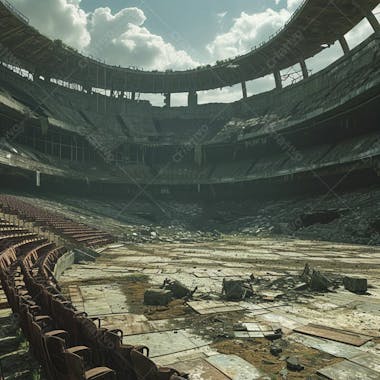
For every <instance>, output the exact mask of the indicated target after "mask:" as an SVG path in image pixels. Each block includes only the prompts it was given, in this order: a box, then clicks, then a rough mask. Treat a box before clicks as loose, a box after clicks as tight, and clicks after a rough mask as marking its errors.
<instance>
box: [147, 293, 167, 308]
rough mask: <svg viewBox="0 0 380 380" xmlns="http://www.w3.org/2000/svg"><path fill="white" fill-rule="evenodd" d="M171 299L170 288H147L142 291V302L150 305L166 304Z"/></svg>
mask: <svg viewBox="0 0 380 380" xmlns="http://www.w3.org/2000/svg"><path fill="white" fill-rule="evenodd" d="M171 299H172V293H171V291H170V290H165V289H148V290H146V291H145V293H144V304H145V305H151V306H167V305H168V303H169V302H170V301H171Z"/></svg>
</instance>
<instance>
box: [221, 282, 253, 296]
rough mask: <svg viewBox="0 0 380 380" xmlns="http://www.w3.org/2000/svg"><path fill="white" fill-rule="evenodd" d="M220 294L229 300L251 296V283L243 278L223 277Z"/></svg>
mask: <svg viewBox="0 0 380 380" xmlns="http://www.w3.org/2000/svg"><path fill="white" fill-rule="evenodd" d="M222 294H225V296H226V298H227V299H228V300H230V301H239V300H242V299H245V298H249V297H252V296H253V290H252V287H251V284H249V283H247V282H246V281H244V280H227V279H225V278H224V279H223V289H222Z"/></svg>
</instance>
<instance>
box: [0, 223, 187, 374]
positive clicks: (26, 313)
mask: <svg viewBox="0 0 380 380" xmlns="http://www.w3.org/2000/svg"><path fill="white" fill-rule="evenodd" d="M0 226H1V227H3V228H6V229H7V230H6V231H4V232H3V233H2V234H1V233H0V243H1V244H2V247H3V249H2V251H1V252H0V278H1V284H2V288H3V290H4V292H5V294H6V296H7V300H8V303H9V305H10V307H11V308H12V311H13V313H14V315H15V316H16V317H17V318H18V321H19V324H20V327H21V329H22V331H23V333H24V335H25V337H26V338H27V339H28V341H29V344H30V349H31V352H32V353H33V354H34V356H35V357H36V358H37V359H38V360H39V361H40V362H41V364H42V366H43V368H44V372H45V374H46V376H47V377H48V378H49V379H54V380H85V379H86V380H95V379H96V380H109V379H118V380H121V379H123V380H143V379H144V380H181V379H182V380H183V379H184V377H183V374H180V373H179V372H177V371H176V370H174V369H171V368H163V367H158V366H156V364H155V363H153V361H151V360H150V359H149V357H148V356H149V349H148V348H147V347H145V346H138V347H137V346H131V345H125V344H123V332H122V331H121V330H108V329H106V328H102V327H101V323H100V320H99V319H97V318H95V319H92V318H89V317H88V316H87V315H86V313H79V312H78V311H77V310H76V308H75V306H74V305H73V304H72V303H71V302H70V301H69V300H67V299H66V298H65V297H64V296H63V295H62V293H61V289H60V287H59V285H58V283H57V281H56V279H55V278H54V275H53V272H54V267H55V265H56V262H57V260H58V259H59V258H60V257H62V255H64V254H65V253H66V252H67V251H66V248H64V247H57V246H56V245H55V243H52V242H50V241H48V239H45V238H42V237H39V236H38V235H37V234H34V233H30V232H29V231H27V230H24V231H22V232H20V228H19V227H18V226H16V225H12V224H11V223H9V222H6V221H4V220H1V219H0ZM12 229H13V230H14V233H11V232H12Z"/></svg>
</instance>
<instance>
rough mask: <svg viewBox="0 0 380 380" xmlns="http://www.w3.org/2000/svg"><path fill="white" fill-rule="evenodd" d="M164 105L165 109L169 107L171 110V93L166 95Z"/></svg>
mask: <svg viewBox="0 0 380 380" xmlns="http://www.w3.org/2000/svg"><path fill="white" fill-rule="evenodd" d="M164 97H165V99H164V104H165V107H168V108H170V105H171V94H170V93H167V94H164Z"/></svg>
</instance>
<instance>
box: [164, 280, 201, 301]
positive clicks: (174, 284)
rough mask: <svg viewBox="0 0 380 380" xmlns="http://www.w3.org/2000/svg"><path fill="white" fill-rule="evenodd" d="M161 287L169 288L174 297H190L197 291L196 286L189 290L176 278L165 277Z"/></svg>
mask: <svg viewBox="0 0 380 380" xmlns="http://www.w3.org/2000/svg"><path fill="white" fill-rule="evenodd" d="M162 288H163V289H165V290H169V291H170V292H171V293H172V295H173V297H174V298H187V299H190V298H191V297H192V296H193V294H194V293H195V292H196V291H197V289H198V287H196V288H195V289H194V290H190V289H189V288H188V287H187V286H186V285H184V284H182V283H181V282H180V281H177V280H174V281H173V280H170V279H168V278H167V279H166V280H165V281H164V283H163V285H162Z"/></svg>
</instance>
